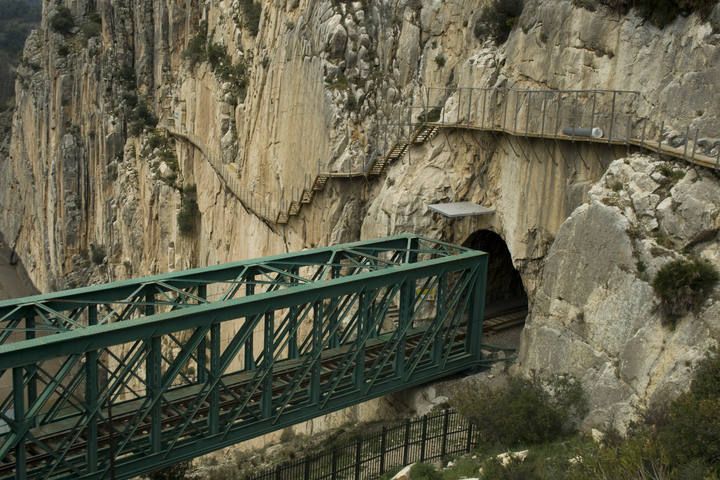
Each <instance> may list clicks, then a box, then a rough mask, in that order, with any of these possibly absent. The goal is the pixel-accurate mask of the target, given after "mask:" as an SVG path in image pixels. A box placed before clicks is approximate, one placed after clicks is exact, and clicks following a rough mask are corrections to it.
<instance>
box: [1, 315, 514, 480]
mask: <svg viewBox="0 0 720 480" xmlns="http://www.w3.org/2000/svg"><path fill="white" fill-rule="evenodd" d="M526 314H527V307H522V306H520V307H517V306H510V307H509V308H504V309H500V310H497V311H495V312H493V313H492V314H490V315H488V316H486V317H485V325H487V328H488V330H487V331H486V335H487V336H492V335H493V334H494V333H497V332H500V331H502V330H505V329H508V328H515V327H517V326H519V325H521V324H522V323H523V322H524V320H525V316H526ZM423 333H424V330H418V331H417V332H415V333H412V334H411V335H409V336H408V337H407V342H406V353H407V354H409V353H411V352H412V351H413V350H414V349H415V348H417V347H418V344H419V342H420V340H421V338H422V335H423ZM386 337H387V336H386ZM387 341H388V339H387V338H385V339H383V338H377V339H373V340H371V341H370V342H368V344H367V346H366V356H365V365H366V367H367V368H370V367H371V366H372V365H373V363H374V362H375V361H376V360H377V356H378V354H379V353H380V352H381V351H382V347H383V346H384V345H385V344H386V343H387ZM464 342H465V331H464V329H462V330H460V331H459V332H458V334H457V335H456V338H455V342H453V344H454V349H455V352H452V353H459V352H460V351H461V350H462V348H463V345H464ZM348 348H349V347H340V348H337V349H335V350H327V351H326V352H324V353H323V360H322V367H321V368H322V372H321V381H325V380H328V379H329V377H330V376H331V374H332V373H333V372H334V371H335V370H336V369H337V368H338V367H339V365H340V363H341V361H342V359H343V358H344V355H345V354H346V353H347V350H348ZM452 353H451V354H452ZM301 362H302V359H296V360H288V361H285V362H282V363H280V364H277V366H276V368H275V370H276V371H275V372H274V373H273V397H275V398H277V397H278V396H279V395H280V394H281V392H282V391H283V389H284V388H285V387H286V386H287V384H288V382H289V380H290V379H292V378H293V376H294V375H295V374H296V371H297V369H298V368H299V366H300V364H301ZM385 370H386V372H385V373H386V374H387V375H392V373H393V372H392V365H387V366H386V368H385ZM251 380H252V373H243V374H231V375H227V376H226V377H224V378H223V384H224V385H226V393H224V394H223V395H222V396H221V402H220V409H221V412H220V419H221V422H222V420H223V419H224V415H227V413H228V412H229V411H231V407H232V405H233V403H234V402H236V401H237V398H238V397H239V396H240V395H241V394H242V392H243V390H245V389H246V388H247V387H248V385H249V383H250V381H251ZM309 383H310V382H309V379H306V380H305V381H304V382H303V384H302V385H301V389H305V390H309V386H310V385H309ZM352 386H353V385H352V384H351V383H350V382H349V384H348V385H347V386H346V387H348V388H351V387H352ZM198 391H199V386H185V387H180V388H177V389H175V390H172V391H171V392H169V394H168V397H170V398H171V401H170V402H169V403H168V404H167V405H164V406H163V412H162V416H163V421H162V425H163V429H164V430H166V431H167V432H168V433H170V432H171V431H172V430H173V429H174V428H177V427H178V425H180V424H182V423H183V422H184V420H185V417H184V416H183V415H182V414H180V413H178V412H182V411H184V410H186V409H187V407H188V404H189V402H191V400H192V399H193V397H194V396H195V395H197V394H198ZM261 397H262V392H261V391H258V392H256V393H255V394H254V395H253V397H252V400H251V403H250V405H251V406H253V407H255V408H257V409H259V403H260V402H261ZM142 402H143V400H142V399H135V400H130V401H126V402H120V403H117V404H113V405H112V409H111V411H108V409H107V408H106V409H104V410H103V411H102V413H101V416H102V418H104V419H106V421H104V422H102V423H100V435H99V436H98V442H99V451H100V453H101V454H102V453H106V454H107V455H112V453H111V452H112V449H113V443H114V441H115V440H114V437H115V436H118V435H119V433H120V432H121V431H122V427H123V425H125V424H126V423H127V422H128V420H129V419H130V418H132V416H133V415H134V414H135V412H136V411H137V410H138V408H139V407H140V406H141V404H142ZM298 403H299V404H302V399H299V400H298ZM207 416H208V407H204V408H202V409H201V411H200V412H199V419H200V420H199V421H198V423H200V422H205V421H206V420H205V419H206V418H207ZM61 417H62V415H61ZM257 419H258V417H257V416H255V417H254V416H246V417H245V418H242V419H241V421H245V422H249V423H252V422H253V421H255V420H257ZM77 421H78V416H77V415H69V416H67V417H66V418H65V419H64V420H63V421H62V422H60V423H54V424H52V425H50V426H44V427H38V428H35V429H32V430H31V434H32V435H33V437H35V438H36V439H37V440H39V441H40V442H42V443H44V444H45V445H47V446H48V447H50V448H53V449H55V448H59V447H60V446H61V445H62V444H63V443H64V441H65V440H66V437H67V436H68V435H74V434H76V431H75V429H74V428H73V427H74V426H75V425H76V424H77ZM198 426H199V425H196V427H198ZM149 429H150V422H149V421H148V422H145V423H144V424H143V425H141V426H140V428H138V435H137V440H136V441H135V443H136V444H137V445H136V446H135V447H134V448H133V450H134V451H135V452H136V453H142V451H143V449H145V448H146V445H145V442H146V439H147V435H148V431H149ZM189 433H192V430H191V431H190V432H189ZM86 436H87V435H86V434H85V435H84V436H83V437H86ZM86 446H87V445H86V438H83V440H82V441H81V442H75V443H74V444H73V447H72V449H71V450H70V451H69V452H67V453H68V455H70V456H71V457H72V456H76V457H77V459H76V460H75V461H76V463H77V464H78V465H77V466H78V469H80V467H81V466H82V464H83V463H84V462H85V457H84V453H85V449H86ZM29 450H30V451H29V452H28V454H29V455H28V458H27V460H26V465H27V468H28V474H29V477H30V478H34V477H32V475H33V472H42V471H43V468H45V467H46V465H48V464H49V462H50V461H52V460H53V455H51V454H49V453H47V452H42V451H40V450H39V449H38V448H37V447H34V448H30V449H29ZM126 453H127V452H126ZM14 471H15V457H14V455H13V454H10V455H9V456H7V457H5V458H4V459H3V460H2V462H0V478H3V479H5V478H8V479H9V478H13V473H14Z"/></svg>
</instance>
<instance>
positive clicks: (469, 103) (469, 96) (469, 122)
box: [465, 87, 473, 126]
mask: <svg viewBox="0 0 720 480" xmlns="http://www.w3.org/2000/svg"><path fill="white" fill-rule="evenodd" d="M468 91H469V92H470V93H469V94H468V116H467V121H466V122H465V125H467V126H470V125H472V120H471V119H470V118H471V115H472V92H473V89H472V87H470V88H468Z"/></svg>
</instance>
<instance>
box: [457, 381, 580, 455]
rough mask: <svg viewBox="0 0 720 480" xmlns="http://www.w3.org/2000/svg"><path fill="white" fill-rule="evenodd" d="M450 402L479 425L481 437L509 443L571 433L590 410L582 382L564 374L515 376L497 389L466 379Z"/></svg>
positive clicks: (493, 442)
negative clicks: (543, 377) (547, 376)
mask: <svg viewBox="0 0 720 480" xmlns="http://www.w3.org/2000/svg"><path fill="white" fill-rule="evenodd" d="M450 404H451V405H452V406H454V407H455V408H456V409H457V410H458V411H459V412H460V413H461V414H462V415H463V416H465V417H467V418H469V419H470V420H471V421H472V422H473V424H475V425H476V426H477V428H478V433H479V436H480V439H481V442H483V443H485V444H490V445H500V446H502V447H505V448H510V447H517V446H521V445H530V444H537V443H542V442H549V441H552V440H555V439H557V438H559V437H561V436H563V435H567V434H570V433H572V432H573V431H574V430H575V429H576V427H577V424H578V422H579V420H581V419H582V417H584V416H585V414H586V413H587V402H586V399H585V395H584V392H583V390H582V386H581V385H580V383H579V382H577V381H576V380H575V379H573V378H572V377H566V376H554V377H552V378H550V379H543V380H541V379H539V378H532V379H524V378H511V379H510V380H509V381H508V383H507V385H506V386H505V387H504V388H496V389H492V388H490V387H488V386H486V385H473V384H470V383H465V384H464V385H463V386H461V387H459V388H458V389H457V390H456V391H455V392H454V394H453V395H452V397H451V399H450Z"/></svg>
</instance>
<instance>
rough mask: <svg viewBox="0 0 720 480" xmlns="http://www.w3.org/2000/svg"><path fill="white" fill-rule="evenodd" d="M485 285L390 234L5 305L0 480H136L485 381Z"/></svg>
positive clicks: (449, 258)
mask: <svg viewBox="0 0 720 480" xmlns="http://www.w3.org/2000/svg"><path fill="white" fill-rule="evenodd" d="M486 271H487V256H486V254H485V253H482V252H479V251H474V250H468V249H465V248H462V247H458V246H455V245H450V244H445V243H442V242H439V241H435V240H428V239H424V238H421V237H417V236H413V235H400V236H395V237H390V238H385V239H378V240H372V241H363V242H357V243H350V244H344V245H338V246H334V247H327V248H318V249H313V250H306V251H302V252H298V253H291V254H284V255H279V256H273V257H266V258H261V259H256V260H248V261H242V262H237V263H230V264H225V265H217V266H212V267H206V268H200V269H195V270H188V271H182V272H175V273H168V274H164V275H158V276H151V277H145V278H138V279H132V280H126V281H119V282H115V283H110V284H107V285H98V286H91V287H86V288H81V289H75V290H69V291H64V292H59V293H51V294H46V295H38V296H33V297H27V298H21V299H15V300H9V301H3V302H0V322H1V323H0V324H1V325H2V330H1V332H0V479H10V478H15V479H26V478H27V479H56V478H62V479H71V478H72V479H101V478H118V479H124V478H130V477H133V476H136V475H140V474H143V473H147V472H150V471H153V470H156V469H159V468H163V467H166V466H169V465H172V464H174V463H176V462H179V461H182V460H187V459H190V458H193V457H196V456H199V455H202V454H205V453H208V452H211V451H213V450H217V449H219V448H222V447H225V446H228V445H232V444H234V443H237V442H240V441H243V440H247V439H250V438H253V437H256V436H258V435H262V434H264V433H268V432H271V431H274V430H277V429H280V428H283V427H286V426H288V425H292V424H295V423H298V422H301V421H304V420H308V419H311V418H313V417H317V416H319V415H323V414H326V413H329V412H332V411H335V410H338V409H341V408H345V407H348V406H351V405H354V404H357V403H360V402H363V401H366V400H368V399H371V398H374V397H378V396H381V395H385V394H388V393H391V392H395V391H399V390H403V389H406V388H408V387H410V386H413V385H418V384H421V383H424V382H428V381H431V380H435V379H439V378H441V377H445V376H447V375H451V374H454V373H458V372H461V371H464V370H467V369H470V368H477V367H479V366H483V365H486V364H488V363H489V362H490V361H491V356H490V355H489V354H488V353H487V352H488V350H487V348H488V347H487V346H485V345H483V344H482V343H481V342H482V329H483V318H484V298H485V277H486Z"/></svg>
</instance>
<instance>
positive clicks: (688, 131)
mask: <svg viewBox="0 0 720 480" xmlns="http://www.w3.org/2000/svg"><path fill="white" fill-rule="evenodd" d="M688 143H690V125H688V126H687V128H686V129H685V148H684V149H683V158H684V159H685V160H687V151H688Z"/></svg>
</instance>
